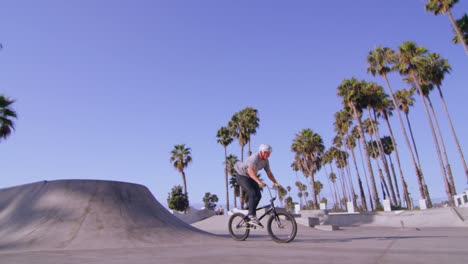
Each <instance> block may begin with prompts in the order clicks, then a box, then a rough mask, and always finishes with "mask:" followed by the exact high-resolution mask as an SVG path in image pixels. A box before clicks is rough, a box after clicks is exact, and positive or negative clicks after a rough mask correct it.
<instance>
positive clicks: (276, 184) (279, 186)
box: [273, 182, 283, 189]
mask: <svg viewBox="0 0 468 264" xmlns="http://www.w3.org/2000/svg"><path fill="white" fill-rule="evenodd" d="M273 186H274V187H276V188H278V189H280V188H283V186H281V184H279V183H277V182H275V184H273Z"/></svg>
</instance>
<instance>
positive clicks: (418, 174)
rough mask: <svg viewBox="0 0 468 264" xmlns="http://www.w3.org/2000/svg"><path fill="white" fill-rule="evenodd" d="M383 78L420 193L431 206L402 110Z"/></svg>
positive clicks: (385, 76)
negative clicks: (402, 116)
mask: <svg viewBox="0 0 468 264" xmlns="http://www.w3.org/2000/svg"><path fill="white" fill-rule="evenodd" d="M382 77H383V78H384V79H385V82H386V83H387V88H388V90H389V93H390V96H391V97H392V101H393V106H394V107H395V110H396V112H397V114H398V120H399V121H400V125H401V129H402V130H403V135H404V137H405V141H406V145H407V146H408V150H409V152H410V154H411V159H412V161H413V166H414V170H415V172H416V179H417V180H418V184H419V193H420V195H421V198H422V199H426V201H428V203H429V204H431V202H430V198H428V197H427V194H428V193H429V192H426V189H425V181H424V174H423V171H422V169H421V164H416V158H415V156H414V152H413V149H412V148H411V144H410V141H409V138H408V133H407V132H406V128H405V125H404V123H403V119H402V118H401V113H400V109H399V107H398V103H397V100H396V98H395V96H394V95H393V91H392V87H391V86H390V82H389V81H388V78H387V75H386V74H383V75H382Z"/></svg>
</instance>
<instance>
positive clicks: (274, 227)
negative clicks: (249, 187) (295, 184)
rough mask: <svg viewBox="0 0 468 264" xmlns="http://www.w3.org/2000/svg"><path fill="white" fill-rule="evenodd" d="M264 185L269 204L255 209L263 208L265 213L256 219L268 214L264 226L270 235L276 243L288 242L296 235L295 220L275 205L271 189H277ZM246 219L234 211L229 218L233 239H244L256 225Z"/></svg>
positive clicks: (246, 217)
mask: <svg viewBox="0 0 468 264" xmlns="http://www.w3.org/2000/svg"><path fill="white" fill-rule="evenodd" d="M266 187H267V189H268V193H269V194H270V198H271V199H270V204H269V205H266V206H263V207H259V208H257V209H256V211H259V210H262V209H265V213H264V214H262V215H261V216H260V217H258V221H261V220H262V219H263V218H264V217H266V216H267V215H269V216H270V218H268V221H267V224H266V227H267V230H268V234H269V235H270V237H271V238H272V239H273V241H275V242H278V243H289V242H291V241H293V240H294V238H295V237H296V233H297V223H296V220H295V219H294V216H292V215H291V214H290V213H288V212H286V211H283V210H279V209H277V208H276V207H275V203H274V201H275V200H276V195H275V196H273V195H272V194H271V190H272V189H274V190H277V188H275V187H270V186H268V185H266ZM276 194H277V192H276ZM248 221H249V218H248V216H247V215H244V214H243V213H240V212H237V213H234V214H233V215H232V216H231V217H230V218H229V224H228V227H229V233H230V234H231V237H232V238H233V239H235V240H238V241H243V240H246V239H247V237H249V234H250V230H252V229H256V226H253V225H250V224H249V223H248Z"/></svg>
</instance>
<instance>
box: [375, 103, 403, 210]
mask: <svg viewBox="0 0 468 264" xmlns="http://www.w3.org/2000/svg"><path fill="white" fill-rule="evenodd" d="M387 96H388V95H387ZM377 110H378V111H379V116H380V117H382V118H383V119H384V120H385V123H386V124H387V128H388V131H389V133H390V138H389V139H390V142H388V143H391V144H392V146H391V151H390V153H393V152H395V157H396V161H397V166H398V170H399V172H400V180H401V185H402V187H403V198H404V199H405V202H406V206H407V207H408V208H409V205H410V204H411V203H410V200H409V193H408V187H407V185H406V181H405V177H404V176H403V170H402V167H401V162H400V155H399V152H398V148H397V144H396V141H395V136H394V134H393V129H392V126H391V125H390V121H389V117H390V116H392V115H393V110H395V109H394V107H393V102H392V101H391V100H390V99H389V98H388V97H386V98H385V99H384V100H382V101H381V105H380V106H379V107H378V108H377ZM397 111H398V110H397ZM384 138H385V137H384ZM385 142H386V141H385ZM383 143H384V142H382V144H383ZM383 145H384V144H383ZM388 148H389V149H390V146H389V147H388ZM384 152H385V154H387V153H386V150H385V145H384ZM387 155H389V158H390V163H391V166H392V171H393V173H394V178H395V185H396V191H397V193H398V195H397V197H398V199H399V200H400V190H399V188H398V183H397V180H396V176H395V167H394V166H393V162H392V161H391V155H390V154H387ZM399 204H400V205H401V200H400V202H399Z"/></svg>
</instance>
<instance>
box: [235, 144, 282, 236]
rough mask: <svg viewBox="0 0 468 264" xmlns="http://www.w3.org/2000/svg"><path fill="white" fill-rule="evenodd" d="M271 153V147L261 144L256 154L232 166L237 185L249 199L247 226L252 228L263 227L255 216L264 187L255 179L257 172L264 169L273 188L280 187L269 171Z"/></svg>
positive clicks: (263, 184)
mask: <svg viewBox="0 0 468 264" xmlns="http://www.w3.org/2000/svg"><path fill="white" fill-rule="evenodd" d="M272 151H273V149H272V147H271V146H270V145H268V144H261V145H260V147H259V148H258V153H255V154H252V155H251V156H250V157H249V158H247V160H246V161H244V162H241V161H239V162H237V163H236V164H235V165H234V170H235V171H236V174H237V175H236V180H237V183H238V184H239V185H240V186H241V187H242V189H243V191H245V192H246V194H247V195H248V197H249V215H248V218H249V222H248V223H249V224H250V225H253V226H258V227H263V225H262V224H261V223H260V222H259V221H258V219H257V215H256V208H257V206H258V203H259V202H260V199H261V198H262V193H261V192H260V188H263V187H265V183H263V182H262V181H260V179H259V178H258V177H257V172H258V171H259V170H261V169H264V170H265V172H266V173H267V175H268V178H270V180H271V181H272V182H273V183H274V185H275V186H281V185H280V184H278V182H277V181H276V179H275V177H274V176H273V173H272V172H271V170H270V163H269V161H268V158H269V157H270V155H271V152H272Z"/></svg>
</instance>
